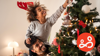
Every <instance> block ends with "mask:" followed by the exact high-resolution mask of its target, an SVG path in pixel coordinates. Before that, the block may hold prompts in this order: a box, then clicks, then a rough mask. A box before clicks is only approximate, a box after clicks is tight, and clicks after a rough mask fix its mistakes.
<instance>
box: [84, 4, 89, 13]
mask: <svg viewBox="0 0 100 56" xmlns="http://www.w3.org/2000/svg"><path fill="white" fill-rule="evenodd" d="M82 11H83V12H84V13H85V14H87V13H89V12H90V7H89V6H88V5H83V7H82Z"/></svg>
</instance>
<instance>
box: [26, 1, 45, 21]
mask: <svg viewBox="0 0 100 56" xmlns="http://www.w3.org/2000/svg"><path fill="white" fill-rule="evenodd" d="M37 7H42V8H43V9H44V10H47V9H46V7H45V6H44V5H40V2H35V3H34V5H31V6H29V11H28V13H27V14H28V17H27V20H28V21H29V22H31V21H35V20H36V18H35V17H36V16H37V12H36V10H35V9H36V8H37Z"/></svg>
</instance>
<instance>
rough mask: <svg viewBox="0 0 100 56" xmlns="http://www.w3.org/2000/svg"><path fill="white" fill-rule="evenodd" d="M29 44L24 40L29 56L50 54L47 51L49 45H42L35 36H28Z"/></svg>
mask: <svg viewBox="0 0 100 56" xmlns="http://www.w3.org/2000/svg"><path fill="white" fill-rule="evenodd" d="M30 38H31V40H30V44H27V43H26V40H25V45H26V46H27V47H28V48H30V50H31V51H30V53H31V54H30V56H31V55H33V56H46V55H48V54H49V53H50V51H49V47H50V46H49V45H47V44H45V43H43V41H41V40H40V39H38V38H37V37H36V36H32V35H30Z"/></svg>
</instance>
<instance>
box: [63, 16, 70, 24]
mask: <svg viewBox="0 0 100 56" xmlns="http://www.w3.org/2000/svg"><path fill="white" fill-rule="evenodd" d="M62 24H63V25H70V24H71V20H70V17H69V14H68V15H66V16H65V17H64V22H63V23H62Z"/></svg>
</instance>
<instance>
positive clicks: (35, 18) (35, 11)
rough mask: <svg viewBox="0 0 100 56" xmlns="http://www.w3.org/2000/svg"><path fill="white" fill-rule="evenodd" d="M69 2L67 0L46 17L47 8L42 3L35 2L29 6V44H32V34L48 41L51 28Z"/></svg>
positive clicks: (27, 37) (27, 36)
mask: <svg viewBox="0 0 100 56" xmlns="http://www.w3.org/2000/svg"><path fill="white" fill-rule="evenodd" d="M67 2H68V0H66V1H65V3H64V4H63V5H62V6H60V7H59V9H58V10H57V11H56V12H55V13H54V14H52V16H51V17H49V18H45V17H46V9H45V7H44V6H42V5H40V3H39V2H37V3H35V4H34V5H33V6H29V11H28V18H27V19H28V21H29V22H30V26H29V27H28V30H27V33H26V43H27V44H30V40H31V39H30V38H29V36H30V34H32V35H34V36H37V37H38V38H39V39H41V40H42V41H43V42H47V38H48V36H49V33H50V31H51V28H52V26H53V25H54V23H55V22H56V21H57V19H58V18H59V17H60V16H61V13H62V12H63V11H64V9H65V8H66V6H67V4H68V3H67Z"/></svg>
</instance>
